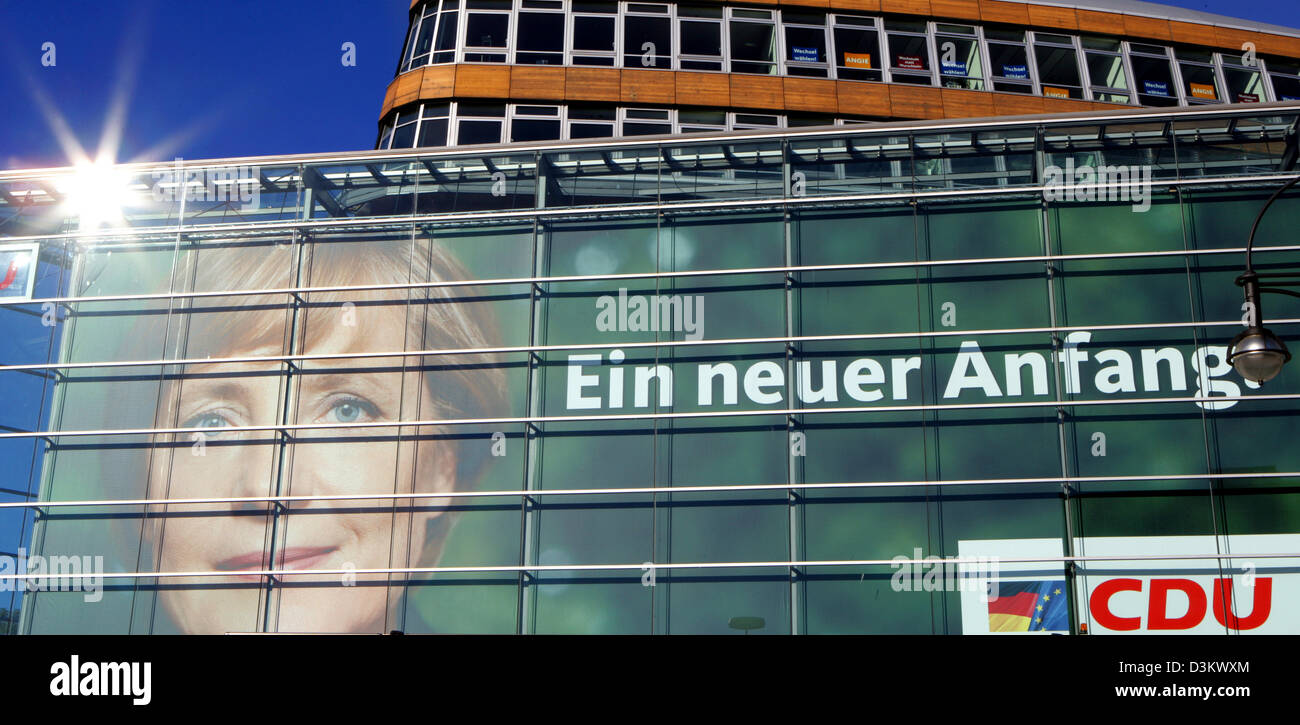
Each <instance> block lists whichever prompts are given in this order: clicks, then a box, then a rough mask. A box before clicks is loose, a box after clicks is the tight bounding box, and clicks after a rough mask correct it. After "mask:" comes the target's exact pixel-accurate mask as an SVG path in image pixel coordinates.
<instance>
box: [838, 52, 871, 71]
mask: <svg viewBox="0 0 1300 725" xmlns="http://www.w3.org/2000/svg"><path fill="white" fill-rule="evenodd" d="M844 66H845V67H846V68H870V67H871V54H870V53H845V54H844Z"/></svg>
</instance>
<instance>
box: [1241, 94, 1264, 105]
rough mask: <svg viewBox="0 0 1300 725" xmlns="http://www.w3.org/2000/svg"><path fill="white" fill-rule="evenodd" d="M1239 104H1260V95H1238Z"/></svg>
mask: <svg viewBox="0 0 1300 725" xmlns="http://www.w3.org/2000/svg"><path fill="white" fill-rule="evenodd" d="M1237 103H1259V94H1258V93H1238V94H1237Z"/></svg>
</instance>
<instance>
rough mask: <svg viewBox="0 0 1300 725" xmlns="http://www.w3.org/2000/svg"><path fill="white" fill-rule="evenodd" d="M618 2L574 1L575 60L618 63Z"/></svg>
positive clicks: (597, 63)
mask: <svg viewBox="0 0 1300 725" xmlns="http://www.w3.org/2000/svg"><path fill="white" fill-rule="evenodd" d="M617 12H618V6H617V5H615V4H614V3H610V2H578V3H574V5H573V64H574V65H614V30H615V26H616V24H617V22H618V18H617V15H616V13H617Z"/></svg>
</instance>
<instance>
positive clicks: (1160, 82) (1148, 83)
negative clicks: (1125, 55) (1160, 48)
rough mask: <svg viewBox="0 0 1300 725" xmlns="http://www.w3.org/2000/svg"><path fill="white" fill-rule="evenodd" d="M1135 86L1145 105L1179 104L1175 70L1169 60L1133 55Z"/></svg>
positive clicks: (1141, 101)
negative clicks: (1175, 84)
mask: <svg viewBox="0 0 1300 725" xmlns="http://www.w3.org/2000/svg"><path fill="white" fill-rule="evenodd" d="M1132 62H1133V76H1134V86H1135V87H1136V90H1137V92H1138V99H1139V102H1140V103H1141V104H1142V105H1144V106H1174V105H1177V104H1178V91H1177V90H1176V89H1175V88H1174V78H1173V72H1172V71H1171V70H1170V68H1169V61H1168V60H1167V59H1163V58H1148V57H1146V56H1140V55H1135V56H1133V57H1132Z"/></svg>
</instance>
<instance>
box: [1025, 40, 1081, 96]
mask: <svg viewBox="0 0 1300 725" xmlns="http://www.w3.org/2000/svg"><path fill="white" fill-rule="evenodd" d="M1034 57H1035V59H1036V60H1037V61H1038V79H1039V81H1040V82H1041V83H1042V84H1043V95H1044V96H1049V97H1056V98H1083V89H1082V88H1081V87H1080V84H1079V64H1078V61H1077V60H1076V59H1075V54H1074V51H1073V50H1072V49H1070V48H1055V47H1051V46H1044V45H1035V46H1034Z"/></svg>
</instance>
